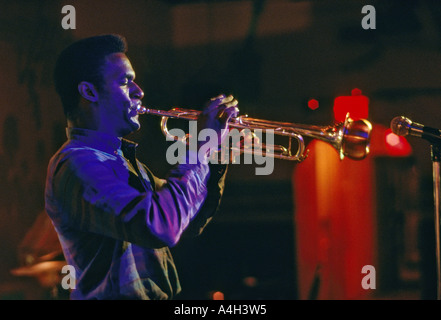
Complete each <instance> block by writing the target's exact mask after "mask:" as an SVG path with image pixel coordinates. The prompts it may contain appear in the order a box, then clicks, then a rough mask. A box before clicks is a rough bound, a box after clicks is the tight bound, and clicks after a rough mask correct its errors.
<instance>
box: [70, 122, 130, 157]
mask: <svg viewBox="0 0 441 320" xmlns="http://www.w3.org/2000/svg"><path fill="white" fill-rule="evenodd" d="M66 135H67V138H68V139H69V140H75V141H78V142H81V143H82V144H85V145H87V146H89V147H91V148H94V149H98V150H101V151H104V152H107V153H117V152H118V151H119V150H121V146H122V147H123V149H131V150H134V149H136V147H137V146H138V145H137V144H136V143H135V142H132V141H129V140H127V139H123V138H119V137H116V136H113V135H110V134H107V133H104V132H100V131H95V130H90V129H83V128H66Z"/></svg>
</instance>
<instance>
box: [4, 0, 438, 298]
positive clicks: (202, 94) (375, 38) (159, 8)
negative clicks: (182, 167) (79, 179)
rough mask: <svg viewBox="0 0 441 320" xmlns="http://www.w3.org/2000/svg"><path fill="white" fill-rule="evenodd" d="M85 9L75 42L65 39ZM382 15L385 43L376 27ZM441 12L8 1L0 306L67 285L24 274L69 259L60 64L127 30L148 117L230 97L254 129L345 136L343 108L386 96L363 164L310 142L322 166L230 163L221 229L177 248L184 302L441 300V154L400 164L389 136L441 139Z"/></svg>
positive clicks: (146, 149)
mask: <svg viewBox="0 0 441 320" xmlns="http://www.w3.org/2000/svg"><path fill="white" fill-rule="evenodd" d="M68 4H70V5H73V6H74V7H75V9H76V29H75V30H64V29H63V28H62V27H61V20H62V18H63V16H64V15H63V14H62V13H61V9H62V7H63V6H64V5H68ZM366 4H370V5H373V6H374V7H375V9H376V29H375V30H364V29H363V28H362V27H361V20H362V18H363V17H364V14H362V13H361V9H362V7H363V6H364V5H366ZM440 15H441V4H439V3H438V1H434V0H432V1H430V0H427V1H398V0H388V1H370V2H369V3H367V2H366V1H357V0H348V1H344V0H338V1H332V0H326V1H319V0H317V1H315V0H314V1H288V0H267V1H264V0H256V1H250V0H247V1H245V0H244V1H239V0H237V1H191V0H189V1H171V0H169V1H166V0H163V1H160V0H125V1H120V0H116V1H104V0H94V1H86V0H76V1H72V2H69V1H52V0H51V1H25V0H16V1H2V4H1V10H0V53H1V57H2V58H1V59H0V66H1V70H2V72H1V76H0V104H1V107H0V127H1V130H0V168H1V169H0V175H1V176H0V243H1V246H0V298H1V299H50V298H52V297H53V294H54V293H55V292H53V291H52V287H53V285H54V283H57V281H58V282H59V271H56V272H58V274H52V273H48V272H47V271H45V270H47V269H44V268H43V271H42V272H41V273H39V272H38V270H33V271H32V272H31V273H32V274H33V275H32V276H30V275H26V274H21V275H14V274H12V273H11V271H13V270H17V269H18V270H19V271H20V270H21V271H23V270H29V268H30V267H31V266H32V265H34V264H35V262H36V259H37V258H38V257H42V256H43V257H46V258H47V259H48V260H49V261H52V260H54V259H55V260H57V259H59V258H60V257H59V256H58V257H57V253H58V252H57V249H58V248H57V243H56V242H55V243H54V238H53V237H52V236H53V234H51V232H50V225H47V221H45V219H44V198H43V192H44V183H45V175H46V166H47V163H48V161H49V159H50V157H51V155H52V154H53V153H54V152H55V151H56V149H57V148H58V147H59V146H60V145H61V144H62V143H63V142H64V141H65V131H64V128H65V119H64V116H63V114H62V110H61V106H60V103H59V100H58V97H57V96H56V94H55V92H54V89H53V84H52V68H53V65H54V61H55V58H56V56H57V54H58V53H59V52H60V50H61V49H62V48H63V47H65V46H66V45H67V44H69V43H70V42H71V41H73V40H75V39H79V38H83V37H87V36H91V35H95V34H101V33H120V34H123V35H124V36H125V37H126V38H127V40H128V43H129V52H128V55H129V57H130V58H131V60H132V64H133V66H134V68H135V70H136V72H137V79H138V83H139V84H140V85H141V87H142V88H143V90H144V92H145V98H144V102H145V104H146V105H147V106H154V107H157V108H163V109H168V108H169V107H171V106H182V107H188V108H197V107H198V106H201V105H202V104H203V103H204V102H205V101H206V100H207V99H208V98H210V97H211V96H213V95H217V94H218V93H221V92H224V93H232V94H233V95H235V96H236V97H237V99H238V100H239V102H240V109H241V112H242V113H246V114H249V115H250V116H254V117H259V118H263V119H268V120H283V121H289V122H296V123H304V124H314V125H328V124H331V123H333V121H334V115H333V105H334V99H335V98H336V97H338V96H350V95H351V92H352V90H353V89H354V88H358V89H359V90H361V92H362V94H363V95H365V96H366V97H368V98H369V106H368V107H369V116H368V119H369V120H370V121H371V122H372V123H373V124H374V134H373V141H372V152H371V155H369V156H368V158H367V159H366V160H364V161H363V162H360V163H357V164H355V163H354V161H352V160H348V159H345V160H344V161H343V162H341V163H340V162H338V161H334V157H336V152H334V151H333V150H331V151H328V150H322V149H323V148H321V146H320V145H314V144H313V143H311V145H310V148H311V152H310V157H309V158H308V159H307V160H305V161H304V162H303V163H300V164H296V163H291V162H287V161H280V160H276V161H275V168H274V172H273V174H271V175H269V176H256V175H255V174H254V169H255V167H254V166H253V165H233V166H231V167H230V172H229V176H228V180H227V183H228V184H227V188H226V191H225V197H224V201H223V205H222V208H221V212H220V213H219V215H218V217H217V218H216V219H215V220H214V221H213V222H212V224H211V225H210V226H208V227H207V229H206V230H205V232H204V234H203V235H202V236H201V237H199V238H197V239H191V240H185V241H182V242H181V243H180V244H179V245H178V246H177V247H175V248H173V252H174V254H175V260H176V263H177V265H178V268H179V269H180V275H181V279H182V285H183V293H182V295H181V296H180V298H182V299H211V298H213V292H217V291H219V292H221V293H222V294H223V296H224V298H225V299H435V298H436V290H435V289H436V274H435V256H434V255H435V243H434V238H433V236H434V235H433V233H434V226H433V195H432V165H431V159H430V148H429V144H428V143H426V142H425V141H423V140H419V139H418V140H417V138H410V139H408V142H406V141H401V142H400V143H404V146H405V147H406V151H405V152H401V153H400V152H399V150H398V152H395V153H394V151H393V150H392V149H393V148H392V149H390V147H391V146H390V145H388V144H387V142H386V136H387V131H386V130H387V128H388V127H389V124H390V121H391V119H392V118H393V117H395V116H398V115H405V116H407V117H409V118H410V119H412V120H414V121H416V122H419V123H423V124H425V125H427V126H431V127H435V128H436V127H440V120H441V112H440V107H441V90H440V89H441V52H440V50H441V47H440V43H441V42H440V40H441V33H440V32H441V22H440V21H441V19H440ZM310 99H317V100H318V101H319V108H318V109H316V110H312V109H310V108H308V101H309V100H310ZM142 125H143V127H142V130H141V132H138V133H136V134H134V135H133V136H132V137H131V138H132V139H133V140H135V141H137V142H139V143H140V144H141V148H140V158H141V159H142V160H144V161H145V162H146V163H147V164H148V165H149V166H150V168H151V169H152V170H153V171H154V172H155V173H156V174H157V175H158V176H163V175H164V174H165V173H166V172H167V170H168V166H167V163H166V159H165V151H166V148H167V144H166V142H165V139H164V138H163V136H162V133H161V132H160V129H159V118H157V117H150V116H143V117H142ZM389 142H390V140H389ZM388 148H389V149H388ZM325 149H326V148H325ZM391 150H392V151H391ZM47 254H49V255H51V254H53V256H45V255H47ZM363 265H373V266H374V267H375V269H376V289H375V290H364V289H362V288H361V281H362V278H363V276H364V274H362V273H361V269H362V266H363ZM24 267H28V269H23V268H24ZM43 267H44V266H43ZM20 268H22V269H20ZM55 270H58V269H55ZM23 272H24V273H26V272H25V271H23ZM23 272H22V273H23ZM29 272H30V271H29ZM36 274H38V275H39V276H38V277H37V276H35V275H36ZM218 296H219V295H218ZM58 297H59V298H65V292H60V291H58Z"/></svg>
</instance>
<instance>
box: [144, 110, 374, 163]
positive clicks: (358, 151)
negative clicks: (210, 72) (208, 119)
mask: <svg viewBox="0 0 441 320" xmlns="http://www.w3.org/2000/svg"><path fill="white" fill-rule="evenodd" d="M137 111H138V113H139V114H152V115H156V116H160V117H162V119H161V130H162V132H163V133H164V135H165V136H168V137H171V139H174V140H177V139H178V137H174V136H173V135H171V134H170V132H169V130H168V128H167V120H168V119H169V118H177V119H183V120H188V121H196V120H197V119H198V116H199V114H200V113H201V111H198V110H191V109H183V108H173V109H171V110H169V111H163V110H158V109H149V108H145V107H143V106H139V107H138V108H137ZM228 125H229V127H230V128H236V129H250V130H251V131H254V130H258V129H260V130H262V131H266V130H273V132H274V134H275V135H280V136H285V137H288V139H289V142H288V147H284V146H281V145H268V144H261V145H260V147H261V149H260V150H266V154H267V155H268V156H271V157H274V158H277V159H283V160H291V161H302V160H304V159H305V158H306V157H307V153H308V152H307V151H306V152H305V142H304V140H303V136H306V137H310V138H313V139H318V140H322V141H324V142H327V143H329V144H331V145H332V146H333V147H334V148H335V149H336V150H337V151H338V153H339V155H340V159H343V158H344V157H348V158H350V159H353V160H362V159H364V158H365V157H366V156H367V155H368V154H369V145H370V135H371V131H372V125H371V123H370V122H369V121H368V120H365V119H359V120H353V119H351V118H350V117H349V113H348V114H347V115H346V119H345V121H344V122H342V123H339V124H336V125H333V126H315V125H304V124H296V123H289V122H279V121H268V120H262V119H256V118H250V117H248V116H247V115H241V116H238V117H236V118H232V119H230V121H229V123H228ZM292 139H296V140H297V141H298V150H297V152H296V153H293V152H292V150H291V147H292ZM240 151H241V152H245V153H250V152H251V153H252V152H253V151H252V150H251V151H250V150H245V149H241V150H240Z"/></svg>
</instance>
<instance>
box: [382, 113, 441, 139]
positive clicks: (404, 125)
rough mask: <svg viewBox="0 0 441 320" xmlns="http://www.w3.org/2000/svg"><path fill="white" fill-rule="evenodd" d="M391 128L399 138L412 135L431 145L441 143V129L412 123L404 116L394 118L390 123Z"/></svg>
mask: <svg viewBox="0 0 441 320" xmlns="http://www.w3.org/2000/svg"><path fill="white" fill-rule="evenodd" d="M390 128H391V129H392V132H393V133H395V134H396V135H398V136H407V135H411V136H414V137H418V138H423V139H426V140H428V141H429V142H431V143H436V144H438V143H441V131H440V130H439V129H435V128H430V127H426V126H424V125H422V124H420V123H416V122H412V121H411V120H410V119H409V118H406V117H403V116H399V117H395V118H393V119H392V121H391V123H390Z"/></svg>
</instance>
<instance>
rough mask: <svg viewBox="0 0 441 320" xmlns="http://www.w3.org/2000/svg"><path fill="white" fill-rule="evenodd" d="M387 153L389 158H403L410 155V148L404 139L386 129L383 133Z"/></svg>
mask: <svg viewBox="0 0 441 320" xmlns="http://www.w3.org/2000/svg"><path fill="white" fill-rule="evenodd" d="M384 139H385V144H386V149H387V153H388V154H389V155H390V156H396V157H405V156H408V155H410V154H411V153H412V147H411V146H410V144H409V142H408V141H407V140H406V138H404V137H400V136H398V135H396V134H395V133H393V132H392V130H391V129H387V130H386V131H385V133H384Z"/></svg>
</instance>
